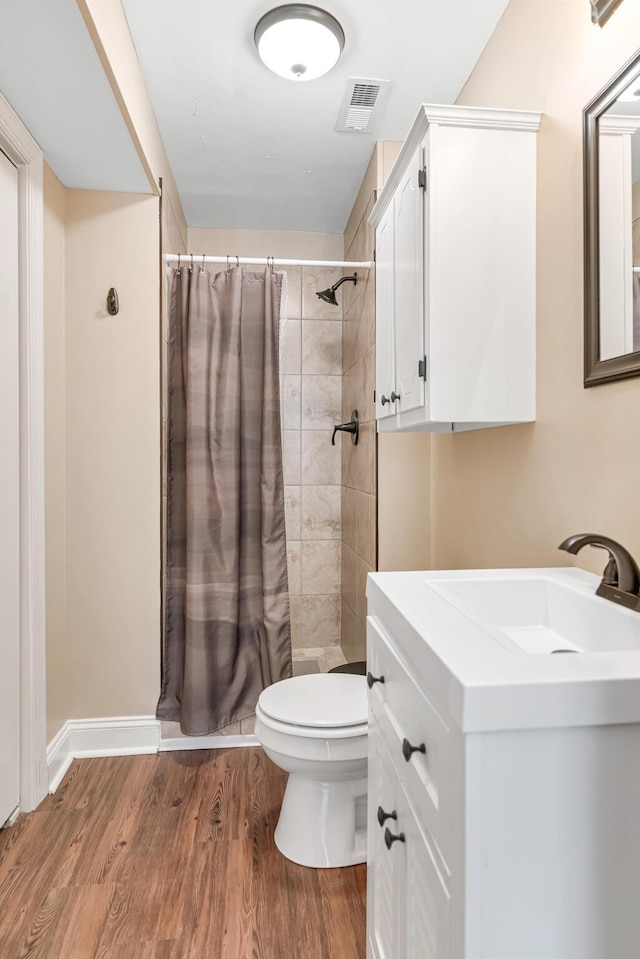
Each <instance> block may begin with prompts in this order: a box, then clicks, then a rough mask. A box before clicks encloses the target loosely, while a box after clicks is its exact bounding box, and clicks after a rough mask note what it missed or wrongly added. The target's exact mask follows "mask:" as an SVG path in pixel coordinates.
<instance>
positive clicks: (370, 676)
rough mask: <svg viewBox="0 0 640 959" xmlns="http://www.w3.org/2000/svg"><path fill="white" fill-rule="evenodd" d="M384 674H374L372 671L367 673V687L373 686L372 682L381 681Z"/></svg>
mask: <svg viewBox="0 0 640 959" xmlns="http://www.w3.org/2000/svg"><path fill="white" fill-rule="evenodd" d="M383 682H384V676H374V675H373V673H367V686H368V687H369V689H371V687H372V686H373V684H374V683H383Z"/></svg>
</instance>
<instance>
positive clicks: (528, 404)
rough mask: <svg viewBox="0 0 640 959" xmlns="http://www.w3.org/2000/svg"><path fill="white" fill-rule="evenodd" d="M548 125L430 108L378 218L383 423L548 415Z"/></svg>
mask: <svg viewBox="0 0 640 959" xmlns="http://www.w3.org/2000/svg"><path fill="white" fill-rule="evenodd" d="M539 122H540V114H538V113H531V112H522V111H513V110H487V109H481V108H472V107H456V106H447V107H442V106H430V105H427V104H424V105H423V106H422V107H421V109H420V113H419V114H418V117H417V119H416V121H415V123H414V125H413V127H412V129H411V132H410V133H409V136H408V138H407V140H406V142H405V144H404V146H403V148H402V150H401V151H400V154H399V155H398V158H397V160H396V162H395V164H394V166H393V169H392V171H391V173H390V175H389V179H388V181H387V183H386V184H385V187H384V189H383V190H382V192H381V194H380V197H379V199H378V202H377V203H376V206H375V207H374V209H373V211H372V213H371V217H370V223H371V224H372V225H373V226H374V227H375V229H376V343H377V349H376V353H377V366H376V414H377V418H378V429H379V430H380V431H391V430H431V431H451V430H460V429H476V428H479V427H483V426H498V425H504V424H507V423H519V422H527V421H531V420H533V419H535V220H536V209H535V206H536V132H537V129H538V125H539Z"/></svg>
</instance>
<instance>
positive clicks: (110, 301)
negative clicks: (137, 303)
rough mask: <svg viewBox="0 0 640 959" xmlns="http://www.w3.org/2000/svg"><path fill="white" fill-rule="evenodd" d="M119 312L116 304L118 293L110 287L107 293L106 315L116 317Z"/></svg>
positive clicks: (117, 303)
mask: <svg viewBox="0 0 640 959" xmlns="http://www.w3.org/2000/svg"><path fill="white" fill-rule="evenodd" d="M119 312H120V303H119V302H118V291H117V290H116V288H115V286H112V287H111V289H110V290H109V292H108V293H107V313H108V314H109V316H117V315H118V313H119Z"/></svg>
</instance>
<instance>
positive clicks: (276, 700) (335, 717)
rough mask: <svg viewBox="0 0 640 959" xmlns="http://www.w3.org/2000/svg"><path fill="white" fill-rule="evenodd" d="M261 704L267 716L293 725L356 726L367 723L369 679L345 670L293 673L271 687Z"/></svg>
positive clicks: (261, 697) (266, 691) (265, 693)
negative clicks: (341, 671)
mask: <svg viewBox="0 0 640 959" xmlns="http://www.w3.org/2000/svg"><path fill="white" fill-rule="evenodd" d="M259 703H260V708H261V709H262V711H263V712H264V713H266V715H267V716H270V717H271V718H272V719H276V720H278V721H279V722H281V723H289V724H291V725H293V726H318V727H322V728H328V727H332V726H333V727H338V726H357V725H361V724H362V723H366V722H367V681H366V679H365V677H364V676H353V675H348V674H346V673H317V674H314V675H311V676H294V678H293V679H283V680H282V681H281V682H279V683H274V684H273V686H268V687H267V689H265V690H264V691H263V692H262V693H261V694H260V699H259Z"/></svg>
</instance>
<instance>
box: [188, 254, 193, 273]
mask: <svg viewBox="0 0 640 959" xmlns="http://www.w3.org/2000/svg"><path fill="white" fill-rule="evenodd" d="M189 272H190V273H193V253H192V254H191V266H190V267H189Z"/></svg>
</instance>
